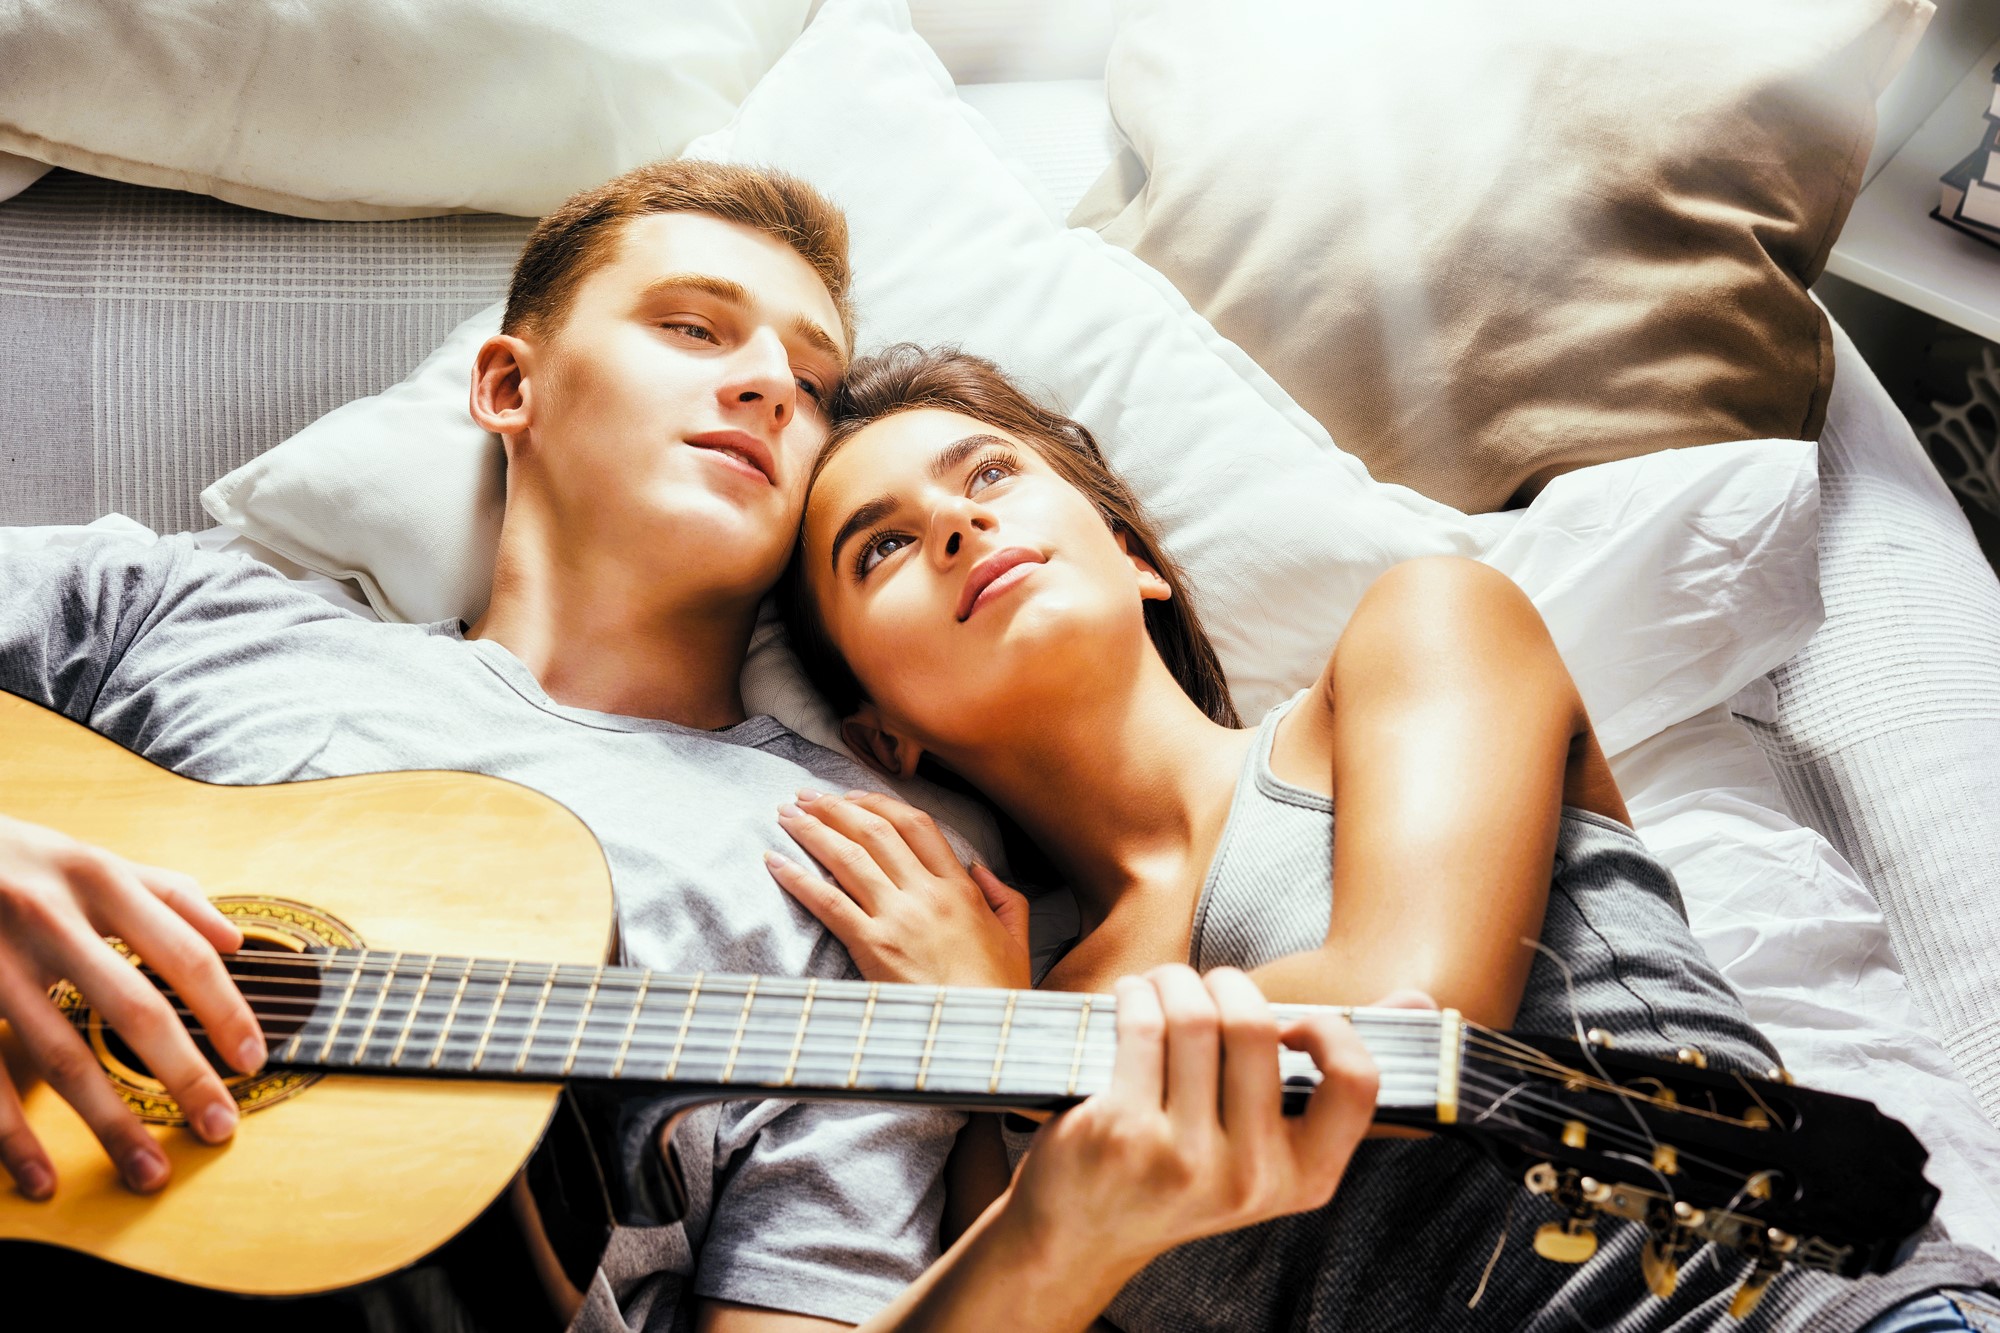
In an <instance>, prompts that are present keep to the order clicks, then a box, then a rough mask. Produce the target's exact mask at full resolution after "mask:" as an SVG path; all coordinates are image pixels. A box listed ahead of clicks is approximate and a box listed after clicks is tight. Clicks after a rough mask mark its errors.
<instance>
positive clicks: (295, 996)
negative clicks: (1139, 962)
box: [240, 950, 1459, 1118]
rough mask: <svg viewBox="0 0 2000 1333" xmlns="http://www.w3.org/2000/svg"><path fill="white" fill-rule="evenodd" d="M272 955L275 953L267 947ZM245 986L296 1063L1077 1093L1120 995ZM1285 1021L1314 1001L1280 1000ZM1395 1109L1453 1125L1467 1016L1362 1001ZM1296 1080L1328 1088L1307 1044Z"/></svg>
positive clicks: (1089, 1088) (314, 971)
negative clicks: (1367, 1005) (1461, 1030)
mask: <svg viewBox="0 0 2000 1333" xmlns="http://www.w3.org/2000/svg"><path fill="white" fill-rule="evenodd" d="M264 957H265V958H266V959H268V958H269V957H270V955H264ZM271 966H273V965H269V964H267V965H266V966H265V967H260V968H258V969H257V973H258V974H257V975H254V976H253V975H248V974H245V975H242V976H240V980H241V982H242V984H243V986H244V989H245V992H246V994H247V995H248V996H249V997H250V999H251V1003H252V1007H253V1008H255V1009H256V1010H257V1011H258V1013H259V1015H260V1017H261V1018H262V1019H263V1021H264V1024H265V1027H266V1030H267V1031H268V1032H270V1033H272V1035H273V1041H272V1055H273V1060H274V1062H276V1063H279V1064H290V1065H299V1066H314V1067H321V1068H339V1069H367V1070H374V1071H380V1072H385V1073H406V1074H429V1075H454V1074H455V1075H463V1076H470V1077H484V1078H523V1079H638V1080H646V1081H652V1082H661V1083H673V1084H687V1085H698V1086H703V1087H735V1086H741V1087H744V1088H745V1089H791V1090H794V1091H795V1092H797V1093H800V1094H802V1095H803V1094H818V1095H826V1094H833V1095H877V1096H891V1095H895V1094H906V1095H916V1096H934V1097H940V1098H948V1099H953V1100H966V1101H972V1102H988V1101H991V1102H994V1103H996V1104H998V1103H1005V1104H1010V1105H1023V1106H1036V1105H1060V1104H1063V1103H1066V1102H1069V1101H1073V1100H1076V1099H1079V1098H1082V1097H1086V1096H1089V1095H1090V1094H1091V1093H1093V1092H1096V1091H1097V1090H1099V1089H1100V1088H1102V1087H1103V1086H1104V1085H1105V1084H1106V1082H1107V1081H1108V1079H1109V1077H1110V1073H1111V1065H1112V1060H1113V1057H1114V1054H1115V1051H1116V1047H1117V1006H1116V1002H1115V1001H1114V1000H1113V999H1112V997H1110V996H1108V995H1083V994H1074V993H1069V992H1056V991H1008V990H982V989H972V988H961V987H937V986H906V985H875V984H870V983H867V982H859V981H834V980H820V979H810V978H808V979H799V978H777V977H753V976H740V975H733V974H731V975H724V974H713V975H708V974H701V973H695V974H668V973H659V972H653V971H649V970H646V969H641V968H631V967H610V966H607V967H587V966H581V965H575V964H549V963H514V962H495V961H487V960H479V959H471V958H461V957H448V956H430V955H422V954H415V955H413V954H398V953H387V952H378V951H366V950H340V951H336V952H332V953H326V954H315V955H309V956H303V957H301V956H298V955H293V956H292V957H291V958H290V959H281V960H280V962H279V963H278V964H277V965H275V966H276V968H277V972H276V975H274V974H273V973H272V971H271V970H269V969H270V967H271ZM1276 1012H1277V1013H1278V1015H1279V1016H1280V1018H1281V1019H1283V1018H1285V1017H1288V1016H1290V1015H1291V1014H1293V1013H1298V1012H1304V1011H1303V1010H1302V1009H1301V1008H1299V1007H1297V1006H1278V1007H1277V1009H1276ZM1339 1012H1342V1013H1344V1014H1345V1015H1347V1016H1348V1017H1349V1018H1350V1019H1351V1021H1352V1022H1353V1023H1354V1025H1355V1028H1356V1030H1357V1031H1358V1032H1359V1034H1360V1035H1361V1037H1362V1039H1363V1041H1364V1042H1365V1043H1366V1044H1367V1046H1368V1048H1369V1050H1370V1052H1371V1054H1372V1055H1373V1056H1374V1057H1375V1060H1376V1063H1377V1065H1378V1066H1379V1067H1380V1069H1381V1074H1382V1084H1381V1092H1380V1094H1379V1096H1378V1098H1377V1105H1378V1107H1379V1108H1383V1109H1392V1108H1403V1109H1406V1110H1409V1111H1414V1112H1421V1113H1423V1117H1424V1118H1429V1116H1430V1115H1431V1113H1433V1112H1434V1111H1443V1112H1444V1114H1443V1115H1442V1116H1441V1117H1440V1118H1449V1110H1447V1109H1446V1108H1450V1107H1454V1106H1455V1102H1456V1080H1457V1070H1458V1064H1459V1051H1458V1026H1457V1021H1456V1016H1455V1015H1449V1014H1447V1015H1439V1014H1437V1013H1435V1012H1431V1011H1425V1010H1402V1009H1352V1010H1341V1011H1339ZM1281 1072H1282V1074H1283V1075H1284V1076H1286V1077H1287V1079H1288V1081H1292V1082H1301V1081H1303V1082H1310V1081H1312V1080H1313V1079H1314V1077H1315V1074H1314V1072H1313V1070H1312V1066H1311V1062H1310V1060H1309V1059H1308V1058H1307V1057H1305V1056H1304V1055H1303V1054H1302V1053H1298V1052H1286V1053H1285V1059H1284V1061H1283V1067H1282V1070H1281Z"/></svg>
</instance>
